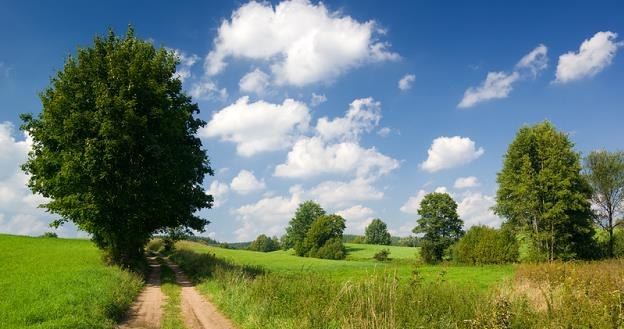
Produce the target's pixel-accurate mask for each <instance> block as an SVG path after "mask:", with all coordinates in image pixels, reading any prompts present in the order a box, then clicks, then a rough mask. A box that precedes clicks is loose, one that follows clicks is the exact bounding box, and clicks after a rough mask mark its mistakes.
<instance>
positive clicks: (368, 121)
mask: <svg viewBox="0 0 624 329" xmlns="http://www.w3.org/2000/svg"><path fill="white" fill-rule="evenodd" d="M380 119H381V103H379V102H377V101H375V100H373V99H372V98H371V97H368V98H360V99H356V100H354V101H353V102H351V104H349V110H347V113H346V114H345V116H344V117H340V118H335V119H333V120H330V119H328V118H326V117H322V118H320V119H319V120H318V122H317V123H316V131H317V132H318V135H319V136H320V137H322V138H323V139H324V140H327V141H329V140H334V139H336V140H341V141H357V140H359V138H360V135H361V134H362V133H369V132H371V131H372V130H373V129H374V128H375V127H377V125H379V120H380Z"/></svg>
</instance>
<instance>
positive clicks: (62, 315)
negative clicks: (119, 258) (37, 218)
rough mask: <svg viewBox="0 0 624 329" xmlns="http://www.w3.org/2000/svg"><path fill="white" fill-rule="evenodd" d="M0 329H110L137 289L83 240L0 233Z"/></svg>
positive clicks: (131, 279) (135, 278)
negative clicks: (105, 262)
mask: <svg viewBox="0 0 624 329" xmlns="http://www.w3.org/2000/svg"><path fill="white" fill-rule="evenodd" d="M0 257H1V259H2V261H1V262H0V273H2V275H0V314H1V316H0V328H27V327H28V328H113V327H114V325H115V322H116V321H117V320H118V319H119V318H120V317H121V316H123V313H124V312H125V310H126V309H127V307H128V306H129V305H130V303H132V301H133V300H134V297H135V296H136V295H137V293H138V291H139V289H140V288H141V285H142V283H141V280H140V279H139V277H138V276H136V275H134V274H130V273H128V272H125V271H122V270H120V269H118V268H115V267H108V266H105V265H104V264H103V263H102V261H101V253H100V251H99V250H98V249H97V248H96V247H95V246H94V245H93V243H92V242H91V241H88V240H75V239H54V238H31V237H18V236H11V235H0Z"/></svg>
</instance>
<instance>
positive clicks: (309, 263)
mask: <svg viewBox="0 0 624 329" xmlns="http://www.w3.org/2000/svg"><path fill="white" fill-rule="evenodd" d="M177 246H178V248H179V249H182V250H191V251H194V252H197V253H210V254H214V255H215V256H217V257H219V258H222V259H225V260H228V261H230V262H232V263H235V264H239V265H254V266H260V267H262V268H263V269H265V270H268V271H270V272H276V273H290V274H299V273H302V272H304V273H306V272H307V273H309V272H312V273H316V274H321V275H325V276H328V277H331V278H334V279H337V280H341V281H344V280H351V279H358V278H363V277H367V276H370V275H373V274H375V273H393V274H394V273H396V275H397V277H399V278H403V279H409V278H411V276H412V271H413V270H414V269H416V268H417V270H418V272H419V273H420V275H422V277H423V279H425V280H429V281H432V280H438V279H439V278H440V277H441V276H442V277H443V279H444V280H448V281H451V282H457V283H464V284H469V285H474V286H477V287H478V288H481V289H486V288H487V287H489V286H491V285H492V284H494V283H497V282H500V281H502V280H504V279H506V278H509V277H511V276H512V275H513V272H514V265H488V266H424V265H418V267H417V266H416V264H417V259H418V258H417V253H418V248H410V247H397V246H378V245H365V244H346V247H347V252H348V255H347V259H346V260H326V259H317V258H307V257H297V256H295V255H293V254H292V252H290V251H283V250H280V251H274V252H269V253H263V252H256V251H248V250H237V249H223V248H218V247H209V246H206V245H203V244H200V243H196V242H188V241H182V242H179V243H178V245H177ZM384 248H385V249H389V250H390V258H391V260H390V261H388V262H379V261H376V260H374V259H373V255H374V254H375V253H376V252H378V251H379V250H381V249H384Z"/></svg>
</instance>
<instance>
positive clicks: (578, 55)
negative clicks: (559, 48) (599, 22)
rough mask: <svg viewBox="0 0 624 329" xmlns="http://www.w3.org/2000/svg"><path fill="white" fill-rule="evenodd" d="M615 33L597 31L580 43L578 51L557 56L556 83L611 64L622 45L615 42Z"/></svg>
mask: <svg viewBox="0 0 624 329" xmlns="http://www.w3.org/2000/svg"><path fill="white" fill-rule="evenodd" d="M617 36H618V35H617V33H614V32H611V31H605V32H598V33H596V34H594V36H593V37H591V39H586V40H585V41H583V43H582V44H581V46H580V48H579V50H578V52H573V51H571V52H567V53H565V54H563V55H561V56H559V63H558V64H557V73H556V79H555V82H556V83H567V82H570V81H574V80H579V79H582V78H585V77H591V76H594V75H596V74H598V73H599V72H600V71H602V70H604V69H605V68H606V67H607V66H609V65H611V62H612V61H613V58H614V57H615V53H616V52H617V49H618V48H619V47H621V46H622V45H624V43H623V42H616V40H615V39H617Z"/></svg>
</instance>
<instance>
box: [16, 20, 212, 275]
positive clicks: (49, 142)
mask: <svg viewBox="0 0 624 329" xmlns="http://www.w3.org/2000/svg"><path fill="white" fill-rule="evenodd" d="M177 62H178V59H177V58H176V57H175V55H174V54H173V52H171V51H167V50H165V49H164V48H162V47H161V48H160V49H155V48H154V46H153V45H152V43H150V42H148V41H143V40H140V39H138V38H136V37H135V36H134V32H133V29H132V27H130V28H128V32H127V34H126V35H125V37H119V36H117V35H115V34H114V33H113V32H112V31H109V33H108V36H107V37H100V36H98V37H96V38H95V40H94V44H93V45H91V46H89V47H86V48H80V49H78V51H77V56H76V57H72V56H70V57H69V58H68V59H67V61H66V62H65V65H64V67H63V69H62V70H61V71H59V72H58V73H57V75H56V76H55V77H53V78H52V79H51V85H50V86H49V87H48V88H47V89H45V90H44V91H43V92H42V93H41V96H40V97H41V102H42V104H43V110H42V112H41V113H40V114H39V115H37V116H33V115H31V114H25V115H22V119H23V121H24V124H23V125H22V129H23V130H25V131H26V132H28V134H29V135H30V136H31V137H32V140H33V147H32V150H31V152H30V154H29V159H28V161H27V163H25V164H24V165H23V170H24V171H25V172H26V173H27V174H29V175H30V180H29V187H30V188H31V189H32V191H33V192H35V193H40V194H41V195H43V196H45V197H48V198H50V201H49V202H48V203H46V204H45V205H44V206H45V207H46V208H47V209H48V211H50V212H52V213H55V214H58V215H60V216H61V218H60V219H58V220H56V221H55V222H54V223H53V225H56V226H58V225H61V224H62V223H64V222H67V221H71V222H74V223H75V224H76V225H77V226H78V227H79V228H80V229H82V230H84V231H87V232H89V233H90V234H91V236H92V238H93V240H94V241H95V243H96V244H97V245H98V246H99V247H100V248H103V249H105V250H106V251H108V254H109V256H110V259H111V260H112V261H113V262H115V263H119V264H122V265H131V264H133V263H134V262H135V261H137V260H138V259H139V258H140V257H142V252H143V246H144V245H145V243H146V242H147V241H148V239H149V238H150V236H151V235H152V234H154V233H157V232H164V231H167V230H168V229H173V228H178V227H182V228H184V229H194V230H198V231H203V229H204V226H205V225H206V224H208V223H209V222H208V221H207V220H206V219H203V218H200V217H198V216H197V215H196V213H197V211H198V210H200V209H202V208H207V207H208V208H209V207H210V206H211V204H212V197H211V196H210V195H207V194H206V193H205V192H204V189H203V188H202V185H201V184H202V182H203V180H204V176H205V175H206V174H210V175H212V174H213V171H212V169H211V168H210V163H209V160H208V157H207V155H206V152H205V151H204V150H203V149H202V144H201V141H200V139H199V138H197V137H196V133H197V130H198V128H200V127H202V126H204V125H205V122H204V121H202V120H200V119H197V118H195V117H194V114H195V113H198V112H199V109H198V107H197V104H195V103H193V102H192V101H191V98H190V97H189V96H187V95H186V94H185V93H184V92H182V88H181V86H182V84H181V82H180V80H179V79H178V78H176V76H175V72H176V65H177Z"/></svg>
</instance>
